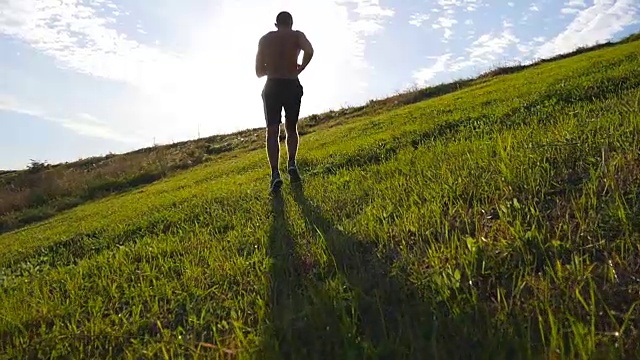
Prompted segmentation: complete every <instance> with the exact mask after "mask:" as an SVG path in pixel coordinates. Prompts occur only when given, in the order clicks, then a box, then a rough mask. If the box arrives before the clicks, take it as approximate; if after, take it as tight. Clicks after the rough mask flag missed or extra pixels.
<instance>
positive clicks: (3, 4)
mask: <svg viewBox="0 0 640 360" xmlns="http://www.w3.org/2000/svg"><path fill="white" fill-rule="evenodd" d="M283 9H286V10H289V11H291V13H292V14H293V17H294V28H296V29H298V30H302V31H303V32H305V33H306V34H307V37H308V38H309V39H310V40H311V42H312V43H313V45H314V47H315V49H316V55H315V57H314V59H313V60H312V63H311V65H310V66H309V67H308V68H307V70H306V71H305V72H304V73H303V74H302V75H301V77H300V79H301V82H302V84H303V86H304V89H305V95H304V98H303V106H302V110H301V112H302V114H301V115H303V116H304V115H308V114H312V113H317V112H322V111H325V110H328V109H337V108H340V107H343V106H348V105H358V104H362V103H364V102H366V101H367V100H369V99H372V98H381V97H384V96H387V95H391V94H394V93H396V92H398V91H401V90H404V89H407V88H409V87H411V86H413V85H419V86H424V85H430V84H437V83H441V82H447V81H450V80H454V79H456V78H461V77H467V76H469V75H474V74H477V73H479V72H481V71H483V70H485V69H487V68H490V67H493V66H495V65H504V64H508V63H511V62H514V61H520V62H525V63H526V62H530V61H533V60H535V59H539V58H545V57H549V56H552V55H554V54H557V53H562V52H567V51H571V50H572V49H574V48H576V47H578V46H582V45H590V44H593V43H596V42H601V41H606V40H610V39H614V40H615V39H618V38H620V37H622V36H625V35H627V34H629V33H632V32H637V31H639V30H640V0H531V1H516V0H513V1H510V2H509V1H489V0H314V1H302V0H298V1H294V0H210V1H204V0H181V1H174V0H137V1H124V0H0V53H1V54H2V57H0V169H21V168H24V167H25V166H26V165H27V164H28V163H29V161H30V159H35V160H40V161H45V160H46V161H48V162H50V163H57V162H63V161H73V160H77V159H79V158H83V157H89V156H94V155H103V154H106V153H109V152H115V153H118V152H124V151H129V150H133V149H137V148H140V147H144V146H150V145H152V144H154V142H155V143H158V144H162V143H171V142H173V141H182V140H186V139H193V138H196V137H197V136H198V132H199V133H200V136H208V135H212V134H216V133H228V132H232V131H236V130H241V129H245V128H255V127H262V126H264V118H263V115H262V105H261V99H260V91H261V88H262V85H263V84H264V78H263V79H258V78H256V77H255V73H254V60H255V51H256V47H257V43H258V39H259V38H260V36H261V35H262V34H264V33H265V32H267V31H269V30H272V29H273V22H274V20H275V15H276V14H277V12H278V11H280V10H283Z"/></svg>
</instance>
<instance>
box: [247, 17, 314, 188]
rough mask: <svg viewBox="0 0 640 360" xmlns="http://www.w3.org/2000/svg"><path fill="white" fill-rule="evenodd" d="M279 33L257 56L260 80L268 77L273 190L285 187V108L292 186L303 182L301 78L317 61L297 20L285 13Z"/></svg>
mask: <svg viewBox="0 0 640 360" xmlns="http://www.w3.org/2000/svg"><path fill="white" fill-rule="evenodd" d="M275 26H276V28H277V30H276V31H270V32H268V33H267V34H265V35H264V36H262V38H260V41H259V43H258V53H257V55H256V76H257V77H258V78H261V77H263V76H265V75H266V76H267V81H266V83H265V85H264V89H263V90H262V102H263V107H264V116H265V120H266V122H267V134H266V135H267V155H268V158H269V164H270V165H271V186H270V187H271V190H272V191H276V190H278V189H280V187H281V186H282V179H281V178H280V171H279V170H278V168H279V158H280V143H279V137H280V124H281V123H282V108H284V111H285V118H286V121H285V129H286V132H287V152H288V154H289V162H288V169H287V172H288V173H289V176H290V178H291V181H292V182H300V181H301V180H302V179H301V178H300V174H299V172H298V168H297V165H296V154H297V151H298V116H299V114H300V103H301V100H302V94H303V89H302V85H301V84H300V81H299V80H298V75H299V74H300V73H301V72H302V71H303V70H304V69H305V68H306V67H307V65H309V62H310V61H311V58H312V57H313V47H312V46H311V43H310V42H309V40H308V39H307V37H306V36H305V34H304V33H302V32H301V31H297V30H293V29H292V27H293V18H292V16H291V14H290V13H288V12H286V11H283V12H281V13H279V14H278V16H277V17H276V23H275ZM301 50H302V51H304V56H303V58H302V64H298V56H299V55H300V51H301Z"/></svg>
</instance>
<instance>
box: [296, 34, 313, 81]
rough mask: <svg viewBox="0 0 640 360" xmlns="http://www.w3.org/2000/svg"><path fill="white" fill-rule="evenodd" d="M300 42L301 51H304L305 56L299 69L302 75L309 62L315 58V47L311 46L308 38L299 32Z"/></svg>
mask: <svg viewBox="0 0 640 360" xmlns="http://www.w3.org/2000/svg"><path fill="white" fill-rule="evenodd" d="M298 40H299V44H300V49H301V50H302V51H304V55H303V56H302V64H300V66H299V67H298V74H299V73H301V72H302V71H303V70H304V69H305V68H306V67H307V65H309V62H310V61H311V59H312V58H313V46H311V42H310V41H309V39H307V36H306V35H305V34H304V33H303V32H302V31H298Z"/></svg>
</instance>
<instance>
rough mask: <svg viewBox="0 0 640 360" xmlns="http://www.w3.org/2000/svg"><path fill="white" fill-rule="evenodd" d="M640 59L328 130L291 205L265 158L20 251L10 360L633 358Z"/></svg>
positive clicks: (6, 313)
mask: <svg viewBox="0 0 640 360" xmlns="http://www.w3.org/2000/svg"><path fill="white" fill-rule="evenodd" d="M639 53H640V42H629V43H626V44H621V45H618V46H615V47H611V48H606V49H602V50H598V51H595V52H590V53H586V54H582V55H579V56H576V57H574V58H569V59H564V60H560V61H557V62H549V63H545V64H541V65H539V66H536V67H533V68H531V69H528V70H525V71H523V72H520V73H517V74H511V75H506V76H502V77H498V78H488V79H485V80H483V81H478V82H476V83H474V84H473V85H471V86H469V87H467V88H464V89H462V90H460V91H456V92H452V93H449V94H447V95H444V96H441V97H438V98H435V99H431V100H427V101H423V102H420V103H417V104H413V105H408V106H405V107H402V108H398V109H393V110H390V111H388V112H384V113H378V114H370V115H367V116H361V117H355V118H352V119H351V120H350V121H348V122H340V121H338V122H336V123H335V124H334V125H333V126H325V127H324V128H322V129H321V130H318V131H315V132H312V133H310V134H308V135H306V136H305V137H304V139H303V142H302V143H301V150H300V160H299V163H300V166H301V169H302V170H303V176H304V177H305V183H304V187H303V188H289V187H285V188H284V189H283V193H282V197H275V198H272V197H270V196H269V194H268V193H267V191H266V190H267V186H268V169H267V168H268V166H266V164H267V161H266V155H265V153H264V150H263V149H262V148H257V149H250V148H245V149H238V150H233V151H229V152H227V153H225V155H224V156H222V157H220V158H218V160H217V161H216V162H215V163H209V164H202V165H199V166H196V167H194V168H193V169H191V170H189V171H185V172H181V173H178V174H175V175H173V176H170V177H168V178H165V179H162V180H159V181H157V182H155V183H153V184H152V185H148V186H146V187H143V188H140V189H136V190H132V191H129V192H125V193H122V194H119V195H115V196H110V197H107V198H103V199H100V200H97V201H93V202H90V203H87V204H84V205H80V206H77V207H75V208H73V209H71V210H68V211H66V212H64V213H61V214H59V215H57V216H55V217H52V218H50V219H48V220H45V221H42V222H40V223H37V224H33V225H31V226H27V227H24V228H22V229H19V230H15V231H13V232H8V233H5V234H3V235H0V269H1V270H0V289H1V290H2V291H0V303H2V304H3V306H2V307H1V308H0V319H2V321H1V322H0V352H1V353H3V354H7V355H8V356H9V357H19V358H22V357H24V356H34V357H35V356H37V357H49V356H52V355H68V354H75V355H85V356H88V357H92V356H97V357H106V356H109V355H117V356H127V357H136V358H137V357H139V356H145V357H150V356H151V357H156V356H157V357H164V356H170V357H174V356H176V355H177V356H178V357H180V356H185V357H191V356H195V355H196V354H198V355H201V356H202V355H204V356H205V357H216V356H219V357H233V358H244V357H258V358H273V357H275V358H279V357H286V358H305V357H306V358H322V359H326V358H363V357H380V356H389V358H407V357H409V358H425V357H428V358H432V357H435V356H436V355H437V356H438V357H442V358H452V357H456V358H457V357H462V358H470V357H487V358H510V359H511V358H523V357H524V358H526V357H538V356H540V355H542V356H543V357H553V358H555V357H563V358H564V357H566V358H580V357H583V358H587V357H590V358H591V357H593V356H594V354H596V353H599V354H607V355H608V356H609V357H615V356H616V355H617V356H625V355H627V356H628V355H629V354H631V353H634V352H635V351H638V350H640V348H638V344H639V342H638V340H640V337H639V336H638V330H640V320H638V319H640V318H639V317H638V315H640V314H639V311H638V310H637V308H636V306H635V305H636V304H637V302H638V299H639V298H638V295H637V294H638V290H640V280H638V279H640V262H639V261H638V259H640V257H639V256H640V247H639V245H638V244H639V242H638V241H639V240H640V215H639V214H640V199H639V198H638V196H639V195H640V153H639V152H638V149H639V148H640V137H639V135H638V134H640V56H639V55H638V54H639ZM285 155H286V152H285V151H284V149H283V151H282V156H283V157H284V156H285Z"/></svg>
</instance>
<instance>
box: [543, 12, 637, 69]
mask: <svg viewBox="0 0 640 360" xmlns="http://www.w3.org/2000/svg"><path fill="white" fill-rule="evenodd" d="M570 3H571V6H583V5H584V2H583V1H570ZM567 5H569V4H567ZM638 7H639V6H638V4H637V2H636V1H635V0H595V1H594V4H593V5H592V6H590V7H588V8H586V9H584V10H580V12H579V13H578V14H577V16H576V17H575V19H574V20H573V21H572V22H571V23H570V24H569V26H568V27H567V28H566V29H565V31H563V32H562V33H560V34H559V35H557V36H556V37H554V38H553V39H551V40H550V41H549V42H547V43H545V44H544V45H542V46H541V47H540V48H539V49H538V51H537V53H536V56H537V57H540V58H545V57H550V56H553V55H556V54H558V53H564V52H569V51H572V50H574V49H576V48H577V47H580V46H589V45H593V44H595V43H597V42H599V41H606V40H609V39H611V37H612V36H613V35H615V34H616V33H618V32H619V31H621V30H623V29H624V28H625V27H627V26H629V25H632V24H635V23H638V18H637V14H638V12H639V9H638Z"/></svg>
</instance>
